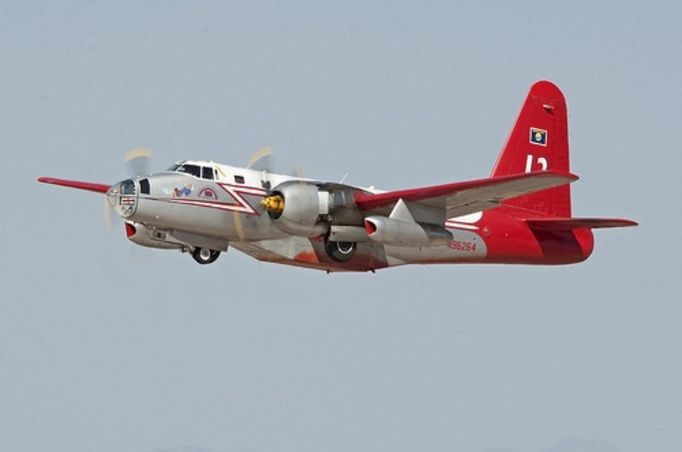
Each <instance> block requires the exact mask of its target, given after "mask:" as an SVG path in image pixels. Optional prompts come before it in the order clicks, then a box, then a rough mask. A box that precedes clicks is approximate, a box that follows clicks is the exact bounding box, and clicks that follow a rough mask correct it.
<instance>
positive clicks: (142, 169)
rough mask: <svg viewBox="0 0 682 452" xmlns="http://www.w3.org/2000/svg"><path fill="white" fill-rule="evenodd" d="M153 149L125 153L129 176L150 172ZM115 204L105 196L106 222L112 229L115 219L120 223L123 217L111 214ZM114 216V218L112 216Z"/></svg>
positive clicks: (136, 149)
mask: <svg viewBox="0 0 682 452" xmlns="http://www.w3.org/2000/svg"><path fill="white" fill-rule="evenodd" d="M151 156H152V151H151V150H149V149H147V148H134V149H131V150H129V151H128V152H126V153H125V154H123V160H124V161H125V163H126V167H127V174H128V177H130V178H134V177H137V176H146V175H147V174H149V172H150V171H149V168H150V160H151ZM112 210H113V206H111V205H110V204H109V202H108V201H107V198H106V197H105V198H104V224H105V225H106V226H107V228H108V229H112V228H113V225H114V221H115V222H116V223H117V224H118V223H120V221H121V219H120V217H119V216H118V215H113V216H112V215H111V211H112ZM112 217H113V218H112Z"/></svg>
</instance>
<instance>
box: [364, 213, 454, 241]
mask: <svg viewBox="0 0 682 452" xmlns="http://www.w3.org/2000/svg"><path fill="white" fill-rule="evenodd" d="M365 230H366V231H367V235H368V236H369V238H370V239H371V240H374V241H375V242H379V243H381V244H382V245H393V246H435V245H444V244H447V243H449V242H450V241H451V240H452V234H451V233H450V232H449V231H447V230H446V229H445V228H442V227H439V226H436V225H432V224H425V223H417V222H414V221H406V220H398V219H395V218H388V217H382V216H378V215H374V216H370V217H367V218H365Z"/></svg>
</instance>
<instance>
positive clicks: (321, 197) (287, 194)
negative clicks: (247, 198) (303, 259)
mask: <svg viewBox="0 0 682 452" xmlns="http://www.w3.org/2000/svg"><path fill="white" fill-rule="evenodd" d="M261 205H262V206H263V207H264V208H265V209H266V210H267V211H268V215H270V218H271V219H272V222H273V223H274V224H275V226H276V227H277V228H278V229H279V230H281V231H282V232H286V233H287V234H293V235H299V236H303V237H315V236H318V235H322V234H324V233H325V232H326V226H325V225H324V224H323V223H322V222H320V215H324V214H327V213H328V211H329V193H328V192H325V191H320V189H319V188H318V187H317V186H316V185H315V184H311V183H308V182H300V181H291V182H284V183H282V184H279V185H278V186H276V187H275V188H274V189H273V190H272V193H271V194H270V195H268V196H266V197H265V198H263V201H261Z"/></svg>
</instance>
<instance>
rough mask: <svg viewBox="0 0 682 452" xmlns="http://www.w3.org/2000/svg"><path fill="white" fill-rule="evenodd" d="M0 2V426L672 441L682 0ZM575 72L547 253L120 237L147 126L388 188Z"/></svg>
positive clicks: (15, 432) (289, 436)
mask: <svg viewBox="0 0 682 452" xmlns="http://www.w3.org/2000/svg"><path fill="white" fill-rule="evenodd" d="M456 3H458V2H442V3H441V2H414V4H408V3H406V2H388V1H387V2H366V1H362V2H350V1H343V2H334V3H331V4H325V5H323V4H322V2H312V1H311V2H272V3H269V2H243V4H237V3H235V4H229V3H228V2H221V1H218V2H175V1H174V2H171V1H164V2H161V1H159V2H138V1H119V2H103V1H92V2H28V1H27V2H2V1H0V62H1V67H2V69H1V70H0V89H1V95H0V155H2V160H1V162H2V167H3V171H2V177H3V183H2V186H3V187H4V193H5V195H6V196H5V198H3V204H4V208H3V214H2V221H0V241H1V242H0V245H1V246H0V249H1V250H2V254H3V256H2V260H0V278H1V282H2V292H1V293H2V296H1V301H0V449H2V450H7V451H17V452H19V451H37V450H50V451H53V452H61V451H63V452H73V451H94V450H96V451H105V452H108V451H112V452H119V451H142V452H160V451H164V452H171V451H172V452H188V451H191V452H207V451H210V452H235V451H240V452H242V451H253V452H275V451H292V452H318V451H332V452H334V451H338V452H347V451H373V452H376V451H387V452H388V451H391V452H395V451H415V450H425V451H426V450H428V451H465V452H568V451H578V452H639V451H645V450H648V451H659V452H673V451H674V452H677V451H679V450H681V449H682V430H681V429H680V426H681V425H682V355H681V352H680V345H681V344H682V329H681V328H680V323H681V321H682V304H681V303H680V295H679V292H680V289H679V285H680V277H681V276H682V265H681V264H682V258H681V255H682V239H681V238H680V230H681V228H682V209H680V200H679V194H680V182H679V179H680V177H679V168H680V166H681V165H682V158H681V157H680V144H679V135H678V133H679V130H680V125H681V124H682V114H681V113H680V112H681V108H682V107H681V106H682V63H681V61H682V59H680V54H682V3H680V2H678V1H670V2H645V3H641V4H640V2H608V3H606V2H604V3H602V2H499V3H490V4H488V5H481V4H480V3H482V2H471V5H470V6H466V5H456ZM543 78H547V79H550V80H553V81H555V82H556V83H557V84H558V85H559V86H560V87H561V88H562V89H563V90H564V93H565V95H566V97H567V99H568V106H569V121H570V124H569V127H570V140H571V153H572V154H571V157H572V168H571V169H572V172H574V173H576V174H578V175H579V176H581V180H580V181H578V182H577V183H575V184H573V201H574V204H573V211H574V214H575V215H579V216H622V217H626V218H632V219H635V220H637V221H639V222H640V223H641V226H640V227H639V228H636V229H632V228H631V229H624V230H609V231H598V232H597V233H596V236H597V237H596V239H597V243H596V247H595V252H594V255H593V256H592V257H591V258H590V259H589V260H588V261H587V262H585V263H583V264H579V265H575V266H568V267H556V268H549V267H513V266H413V267H403V268H399V269H390V270H385V271H381V272H378V273H377V274H374V275H373V274H350V275H342V274H335V275H326V274H324V273H322V272H315V271H311V270H304V269H296V268H288V267H281V266H276V265H273V264H263V263H259V262H257V261H255V260H253V259H251V258H249V257H247V256H244V255H241V254H239V253H238V252H235V251H234V250H231V251H230V252H228V253H227V254H224V255H223V256H221V258H220V259H219V260H218V261H217V262H216V263H215V264H213V265H210V266H199V265H197V264H196V263H195V262H194V261H193V260H192V259H191V258H189V257H188V256H187V255H182V254H180V253H177V252H173V251H147V250H141V249H133V245H132V244H129V243H128V242H127V240H126V239H125V235H124V231H123V227H122V226H121V225H120V224H118V225H116V226H115V227H114V229H111V230H109V229H107V227H106V226H105V224H104V222H103V220H102V212H103V200H102V197H101V196H98V195H96V194H92V193H85V192H78V191H73V190H67V189H61V188H58V187H51V186H46V185H41V184H37V183H36V182H35V179H36V177H38V176H41V175H51V176H59V177H65V178H78V179H84V180H91V181H95V182H102V183H113V182H116V181H118V180H121V179H123V178H125V177H126V174H127V173H126V168H125V165H124V163H123V159H122V156H123V154H124V152H126V151H127V150H129V149H131V148H135V147H139V146H145V147H149V148H151V149H152V150H153V151H154V161H153V169H156V170H160V169H163V168H165V167H167V166H168V165H169V164H171V163H172V162H174V161H177V160H179V159H183V158H197V159H212V160H215V161H219V162H224V163H228V164H237V165H239V164H244V163H246V161H247V160H248V158H249V156H250V155H251V153H252V152H253V151H254V150H255V149H257V148H259V147H262V146H264V145H271V146H273V147H274V148H275V150H276V152H277V163H278V165H279V166H280V168H282V169H284V170H287V169H288V168H291V167H293V166H300V167H302V168H303V169H304V170H305V174H306V175H307V176H310V177H316V178H322V179H328V180H339V179H341V178H342V177H343V175H344V174H345V173H347V172H350V175H349V176H348V178H347V179H346V181H347V182H349V183H353V184H359V185H376V186H377V187H378V188H384V189H397V188H408V187H412V186H419V185H424V184H435V183H445V182H452V181H457V180H465V179H472V178H479V177H485V176H487V175H488V174H489V172H490V170H491V168H492V165H493V163H494V161H495V158H496V156H497V153H498V151H499V149H500V147H501V146H502V144H503V142H504V140H505V137H506V136H507V133H508V131H509V128H510V127H511V125H512V122H513V121H514V119H515V116H516V113H517V111H518V109H519V107H520V105H521V102H522V101H523V99H524V97H525V95H526V92H527V90H528V88H529V86H530V85H531V84H532V83H533V82H534V81H536V80H538V79H543Z"/></svg>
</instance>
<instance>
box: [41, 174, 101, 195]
mask: <svg viewBox="0 0 682 452" xmlns="http://www.w3.org/2000/svg"><path fill="white" fill-rule="evenodd" d="M38 182H42V183H43V184H52V185H61V186H62V187H69V188H77V189H79V190H86V191H94V192H95V193H106V192H107V190H109V185H105V184H98V183H95V182H83V181H79V180H68V179H57V178H56V177H39V178H38Z"/></svg>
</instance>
